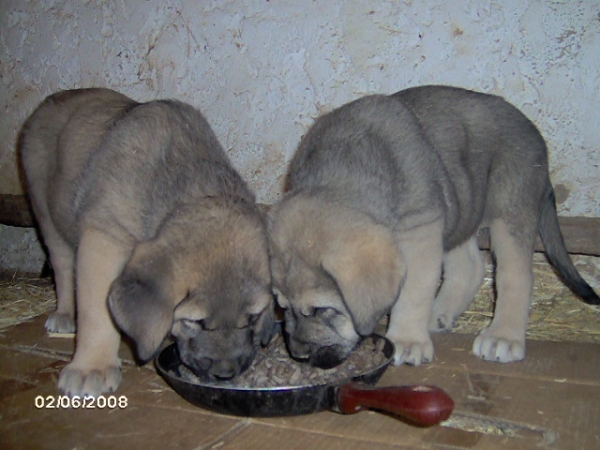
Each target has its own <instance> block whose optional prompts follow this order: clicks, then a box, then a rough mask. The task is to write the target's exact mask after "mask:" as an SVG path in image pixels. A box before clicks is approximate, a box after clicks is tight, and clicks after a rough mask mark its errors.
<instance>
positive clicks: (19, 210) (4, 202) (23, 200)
mask: <svg viewBox="0 0 600 450" xmlns="http://www.w3.org/2000/svg"><path fill="white" fill-rule="evenodd" d="M0 224H2V225H9V226H12V227H32V226H34V224H35V222H34V219H33V215H32V213H31V210H30V208H29V201H28V200H27V196H25V195H10V194H0Z"/></svg>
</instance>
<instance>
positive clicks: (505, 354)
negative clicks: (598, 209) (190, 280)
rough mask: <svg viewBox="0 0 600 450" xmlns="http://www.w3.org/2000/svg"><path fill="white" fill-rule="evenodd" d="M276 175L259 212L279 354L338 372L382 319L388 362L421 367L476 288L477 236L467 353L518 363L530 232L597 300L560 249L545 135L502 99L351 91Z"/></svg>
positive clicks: (442, 90) (445, 90)
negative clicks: (276, 184)
mask: <svg viewBox="0 0 600 450" xmlns="http://www.w3.org/2000/svg"><path fill="white" fill-rule="evenodd" d="M287 181H288V191H289V192H288V193H287V195H286V196H285V197H284V199H283V200H282V201H281V202H280V203H279V204H278V205H276V206H275V207H274V208H273V210H272V212H271V214H270V224H269V227H270V236H271V252H272V258H271V268H272V269H271V270H272V276H273V285H274V290H275V292H276V294H277V296H278V301H279V303H280V304H281V306H282V307H284V308H286V322H285V327H286V328H285V329H286V333H287V336H288V340H289V348H290V351H291V353H292V354H293V355H294V356H295V357H296V358H299V359H307V360H309V361H310V362H311V363H312V364H314V365H316V366H319V367H324V368H327V367H332V366H335V365H337V364H339V363H340V362H341V361H342V360H344V359H345V358H346V357H347V356H348V354H349V353H350V352H351V351H352V350H353V349H354V348H355V347H356V346H357V344H358V342H359V341H360V339H361V337H363V336H366V335H369V334H371V333H372V332H373V330H374V329H375V326H376V324H377V323H378V322H379V321H380V319H382V318H383V317H384V316H385V315H386V314H388V313H389V323H388V330H387V337H388V338H390V339H391V340H392V341H393V342H394V344H395V346H396V353H395V355H394V362H395V363H396V364H402V363H408V364H412V365H419V364H421V363H422V362H429V361H431V360H432V358H433V355H434V351H433V345H432V342H431V338H430V334H429V331H430V330H433V331H438V330H445V329H451V328H452V325H453V321H454V319H455V318H456V317H458V316H459V315H460V314H461V313H462V312H464V311H465V309H466V308H467V306H468V305H469V303H470V302H471V301H472V299H473V297H474V295H475V293H476V292H477V290H478V289H479V286H480V285H481V282H482V280H483V277H484V273H485V271H484V265H483V262H482V257H481V255H480V252H479V249H478V247H477V242H476V236H477V232H478V230H479V229H480V228H483V227H488V228H489V229H490V234H491V240H492V244H493V249H494V252H495V257H496V262H497V267H496V272H497V273H496V288H497V293H498V301H497V307H496V311H495V315H494V319H493V321H492V323H491V324H490V326H489V327H488V328H487V329H485V330H483V331H482V332H481V333H480V334H479V336H478V337H477V338H476V340H475V342H474V344H473V352H474V353H475V355H477V356H479V357H480V358H482V359H485V360H492V361H500V362H509V361H517V360H520V359H522V358H523V357H524V355H525V331H526V327H527V318H528V308H529V305H530V299H531V294H532V280H533V276H532V256H533V252H534V244H535V239H536V236H537V234H538V232H540V233H541V237H542V240H543V242H544V244H545V247H546V252H547V254H548V257H549V260H550V262H551V263H552V264H553V265H554V267H556V269H557V270H558V272H559V273H560V275H561V276H562V277H563V279H564V281H565V283H566V284H567V285H568V286H569V287H570V288H571V289H572V290H573V291H574V292H575V293H576V294H577V295H579V296H580V297H581V298H582V299H583V300H584V301H585V302H587V303H590V304H598V303H599V298H598V296H597V295H596V294H595V293H594V291H593V290H592V289H591V288H590V286H589V285H588V284H587V283H586V282H585V281H584V280H583V279H582V278H581V276H580V275H579V274H578V273H577V271H576V269H575V267H574V266H573V264H572V262H571V260H570V258H569V255H568V254H567V251H566V249H565V245H564V242H563V238H562V235H561V232H560V229H559V227H558V221H557V215H556V206H555V202H554V194H553V189H552V186H551V184H550V180H549V177H548V161H547V151H546V145H545V143H544V140H543V139H542V136H541V135H540V133H539V132H538V130H537V129H536V128H535V126H534V125H533V124H532V123H531V122H530V121H529V120H528V119H527V118H526V117H525V116H524V115H523V114H522V113H521V112H519V111H518V110H517V109H516V108H515V107H513V106H511V105H510V104H508V103H507V102H506V101H504V100H503V99H501V98H499V97H496V96H492V95H484V94H480V93H476V92H472V91H468V90H463V89H456V88H452V87H444V86H426V87H418V88H413V89H408V90H405V91H401V92H398V93H397V94H395V95H392V96H383V95H373V96H368V97H364V98H362V99H359V100H357V101H354V102H352V103H349V104H347V105H345V106H342V107H341V108H339V109H337V110H335V111H333V112H331V113H329V114H326V115H325V116H323V117H321V118H320V119H318V120H317V121H316V123H315V124H314V125H313V126H312V128H311V129H310V130H309V132H308V133H307V135H306V136H305V137H304V138H303V140H302V142H301V143H300V146H299V148H298V150H297V152H296V154H295V155H294V157H293V159H292V161H291V164H290V167H289V171H288V180H287ZM442 271H443V272H442ZM442 274H443V283H442V284H441V287H440V286H439V283H440V279H441V277H442Z"/></svg>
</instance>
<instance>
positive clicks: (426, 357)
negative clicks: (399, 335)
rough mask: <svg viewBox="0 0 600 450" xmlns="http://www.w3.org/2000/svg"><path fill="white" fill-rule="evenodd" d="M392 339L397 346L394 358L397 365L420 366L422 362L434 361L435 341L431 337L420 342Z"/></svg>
mask: <svg viewBox="0 0 600 450" xmlns="http://www.w3.org/2000/svg"><path fill="white" fill-rule="evenodd" d="M391 340H392V342H393V343H394V345H395V347H396V352H395V353H394V359H393V364H394V365H395V366H399V365H401V364H408V365H410V366H419V365H421V363H429V362H431V361H433V342H431V339H428V340H424V341H419V342H411V341H404V340H394V339H391Z"/></svg>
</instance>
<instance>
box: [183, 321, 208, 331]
mask: <svg viewBox="0 0 600 450" xmlns="http://www.w3.org/2000/svg"><path fill="white" fill-rule="evenodd" d="M181 322H182V323H183V324H184V325H185V326H186V327H187V328H191V329H193V330H206V324H205V322H204V320H192V319H181Z"/></svg>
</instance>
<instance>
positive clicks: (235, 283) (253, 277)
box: [108, 202, 274, 380]
mask: <svg viewBox="0 0 600 450" xmlns="http://www.w3.org/2000/svg"><path fill="white" fill-rule="evenodd" d="M201 206H206V205H201ZM236 208H237V209H236ZM205 209H206V208H205ZM208 209H209V210H208V211H206V210H203V209H202V208H200V206H196V210H192V211H185V212H184V211H179V212H178V216H177V217H173V218H171V219H169V221H168V223H166V224H165V225H164V226H163V227H162V228H161V231H160V232H159V234H158V235H157V237H156V238H155V239H153V240H151V241H148V242H144V243H140V244H138V245H137V247H136V248H135V249H134V251H133V254H132V256H131V258H130V260H129V262H128V263H127V265H126V266H125V268H124V270H123V272H122V273H121V275H120V276H119V277H118V278H117V279H116V280H115V281H114V282H113V285H112V287H111V291H110V294H109V300H108V301H109V307H110V310H111V313H112V316H113V319H114V320H115V322H116V323H117V325H118V326H119V327H120V328H121V330H123V331H124V332H125V333H126V334H127V335H129V336H130V337H131V338H132V339H133V340H134V342H135V343H136V348H137V353H138V356H139V358H140V359H141V360H148V359H150V358H151V357H152V356H153V355H154V354H155V353H156V351H157V350H158V348H159V347H160V345H161V343H162V341H163V340H164V338H165V337H166V336H167V335H168V334H169V333H171V334H172V335H173V336H174V337H175V339H176V341H177V346H178V349H179V353H180V357H181V359H182V362H183V363H184V364H185V365H187V366H188V367H189V368H190V369H192V370H193V371H194V372H195V373H196V375H198V377H200V378H203V379H206V380H212V379H216V378H219V379H225V378H231V377H233V376H235V375H237V374H239V373H241V372H242V371H243V370H244V369H246V368H247V367H248V366H249V365H250V363H251V361H252V358H253V357H254V354H255V351H256V348H257V346H258V344H259V343H261V342H262V343H263V344H265V345H266V343H268V340H269V339H270V337H271V332H272V328H273V320H274V319H273V301H272V295H271V287H270V284H271V279H270V271H269V262H268V242H267V237H266V230H265V226H264V223H263V221H262V218H261V217H260V216H259V215H258V213H257V212H256V211H255V210H254V209H250V207H249V206H243V205H236V204H235V205H223V204H221V203H219V202H217V203H216V204H212V205H211V207H210V208H208Z"/></svg>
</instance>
